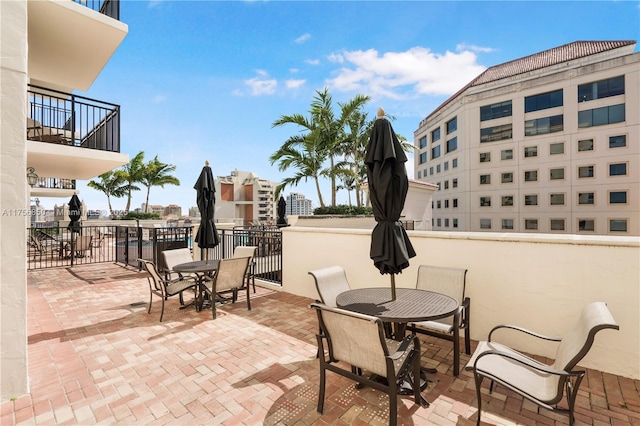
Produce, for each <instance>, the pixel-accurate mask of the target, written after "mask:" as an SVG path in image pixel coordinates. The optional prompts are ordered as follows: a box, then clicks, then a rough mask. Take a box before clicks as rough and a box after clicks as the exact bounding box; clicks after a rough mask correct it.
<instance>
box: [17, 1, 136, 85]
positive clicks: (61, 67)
mask: <svg viewBox="0 0 640 426" xmlns="http://www.w3.org/2000/svg"><path fill="white" fill-rule="evenodd" d="M27 7H28V11H27V13H28V17H29V20H28V40H29V56H28V70H29V80H30V83H32V84H37V85H41V86H46V87H50V88H54V89H57V90H62V91H66V92H72V91H74V90H82V91H87V90H89V88H90V87H91V85H92V84H93V82H94V81H95V79H96V78H97V77H98V75H99V74H100V72H101V71H102V70H103V69H104V67H105V65H106V64H107V63H108V62H109V60H110V59H111V57H112V56H113V54H114V52H115V51H116V50H117V49H118V47H119V46H120V44H121V43H122V41H123V40H124V37H125V36H126V35H127V32H128V27H127V25H126V24H124V23H122V22H120V21H119V18H120V2H119V1H118V0H104V1H99V0H77V1H69V0H62V1H59V0H39V1H28V2H27Z"/></svg>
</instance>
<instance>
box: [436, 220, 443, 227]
mask: <svg viewBox="0 0 640 426" xmlns="http://www.w3.org/2000/svg"><path fill="white" fill-rule="evenodd" d="M436 223H437V224H438V228H439V227H441V226H442V219H440V218H438V219H436Z"/></svg>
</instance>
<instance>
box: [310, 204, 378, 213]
mask: <svg viewBox="0 0 640 426" xmlns="http://www.w3.org/2000/svg"><path fill="white" fill-rule="evenodd" d="M313 214H314V215H340V216H371V215H373V210H372V209H371V207H357V206H348V205H346V204H340V205H337V206H327V207H318V208H316V209H314V210H313Z"/></svg>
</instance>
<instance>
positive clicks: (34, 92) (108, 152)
mask: <svg viewBox="0 0 640 426" xmlns="http://www.w3.org/2000/svg"><path fill="white" fill-rule="evenodd" d="M119 11H120V3H119V1H118V0H98V1H92V2H80V1H77V2H74V1H56V0H42V1H27V0H16V1H2V2H0V40H2V43H0V58H2V60H1V61H0V98H1V99H2V108H1V109H0V171H1V172H0V194H1V196H0V208H1V209H2V212H3V217H2V225H1V226H2V229H1V231H2V239H0V276H2V277H11V278H10V279H3V280H2V285H1V286H0V292H2V293H1V296H0V347H1V348H2V351H1V353H0V365H2V369H1V377H0V392H1V395H2V400H3V401H5V400H8V399H10V398H14V397H19V396H21V395H24V394H26V393H27V392H28V391H29V383H28V377H27V325H26V318H27V307H26V303H27V300H26V288H27V249H26V242H27V227H28V226H29V224H30V218H29V217H28V215H25V214H24V213H23V212H25V211H29V204H30V203H29V199H30V198H31V197H40V198H42V197H68V196H71V195H73V194H74V193H76V192H77V191H76V190H75V181H76V180H77V179H83V180H88V179H93V178H94V177H96V176H98V175H100V174H102V173H104V172H107V171H109V170H112V169H114V168H117V167H119V166H121V165H123V164H126V163H127V162H128V161H129V157H128V155H126V154H122V153H120V107H119V106H118V105H116V104H114V103H111V102H107V101H101V100H96V99H90V98H86V97H83V96H81V95H78V94H77V93H75V92H76V91H87V90H89V88H90V87H91V85H92V84H93V82H94V81H95V79H96V77H97V76H98V75H99V74H100V72H101V71H102V69H103V68H104V67H105V65H106V64H107V62H108V61H109V60H110V59H111V56H112V55H113V53H114V52H115V50H116V49H117V48H118V47H119V45H120V43H122V41H123V40H124V37H125V36H126V34H127V32H128V27H127V25H126V24H124V23H122V22H120V20H119V18H120V14H119Z"/></svg>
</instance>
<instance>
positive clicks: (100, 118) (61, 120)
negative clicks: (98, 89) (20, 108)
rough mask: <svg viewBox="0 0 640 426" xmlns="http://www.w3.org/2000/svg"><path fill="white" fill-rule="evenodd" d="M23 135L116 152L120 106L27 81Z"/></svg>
mask: <svg viewBox="0 0 640 426" xmlns="http://www.w3.org/2000/svg"><path fill="white" fill-rule="evenodd" d="M29 87H30V89H29V90H28V91H27V94H28V98H29V117H28V119H27V139H29V140H36V141H41V142H51V143H58V144H64V145H71V146H76V147H81V148H89V149H97V150H101V151H111V152H120V106H119V105H116V104H112V103H109V102H104V101H99V100H96V99H91V98H86V97H84V96H78V95H74V94H70V93H64V92H60V91H57V90H53V89H47V88H45V87H40V86H34V85H29Z"/></svg>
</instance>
